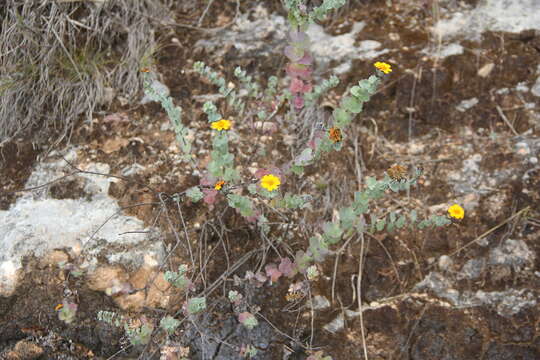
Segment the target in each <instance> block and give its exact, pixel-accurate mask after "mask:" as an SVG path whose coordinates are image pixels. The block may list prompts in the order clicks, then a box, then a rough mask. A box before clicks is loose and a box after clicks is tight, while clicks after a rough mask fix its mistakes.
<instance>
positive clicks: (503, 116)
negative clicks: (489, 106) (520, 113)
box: [495, 105, 519, 136]
mask: <svg viewBox="0 0 540 360" xmlns="http://www.w3.org/2000/svg"><path fill="white" fill-rule="evenodd" d="M495 108H496V109H497V112H498V113H499V115H500V116H501V118H502V119H503V120H504V122H505V123H506V125H508V127H509V128H510V130H512V132H513V133H514V135H516V136H518V135H519V134H518V132H517V131H516V129H514V127H513V126H512V124H511V123H510V121H508V118H507V117H506V115H504V112H503V111H502V109H501V107H500V106H499V105H496V106H495Z"/></svg>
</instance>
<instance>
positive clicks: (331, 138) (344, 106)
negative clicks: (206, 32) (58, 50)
mask: <svg viewBox="0 0 540 360" xmlns="http://www.w3.org/2000/svg"><path fill="white" fill-rule="evenodd" d="M345 3H346V1H345V0H324V1H322V4H321V5H320V6H318V7H314V8H313V9H310V10H309V9H308V8H307V7H306V5H305V2H304V1H302V0H284V5H285V8H286V9H287V11H288V21H289V24H290V29H289V32H288V38H287V39H288V40H287V41H288V45H287V46H286V48H285V51H284V53H285V56H286V57H287V58H288V59H289V63H288V64H287V66H286V73H287V75H288V76H289V78H290V82H289V87H288V89H280V88H279V86H278V84H279V81H278V79H277V77H275V76H272V77H270V78H269V79H268V81H267V84H266V87H265V86H263V84H262V83H260V82H259V81H258V80H257V79H255V78H254V77H253V76H251V75H248V74H247V72H246V71H245V70H243V69H242V68H239V67H237V68H236V69H235V70H234V76H235V77H236V78H237V79H238V81H239V83H238V84H236V85H231V84H232V82H230V81H227V80H226V79H225V78H224V77H222V76H221V74H220V73H219V72H217V71H215V70H213V69H212V68H211V67H209V66H207V65H206V64H204V63H203V62H200V61H198V62H195V63H194V65H193V70H194V71H195V72H197V73H199V74H200V75H202V76H203V77H206V78H207V79H208V80H209V81H210V83H211V84H213V85H215V86H217V87H218V92H219V94H220V96H221V97H222V98H223V99H224V100H225V103H221V104H218V103H214V102H212V101H207V102H205V103H204V105H203V106H202V111H203V112H204V114H205V115H206V118H207V121H208V129H209V130H211V134H212V140H211V149H210V158H209V161H207V162H206V165H205V167H203V169H201V167H200V166H199V165H200V161H199V160H200V159H198V158H197V157H196V155H195V154H193V153H192V144H191V140H190V139H193V138H194V137H193V136H190V135H192V134H194V132H193V131H192V130H190V129H188V128H187V127H186V126H185V125H184V124H183V123H182V121H181V114H182V110H181V109H180V108H179V107H177V106H175V105H174V103H173V100H172V98H171V97H169V96H166V95H164V94H161V93H159V92H157V91H156V90H155V89H153V88H152V86H151V79H152V76H153V75H152V74H151V72H149V71H147V70H144V71H143V72H144V74H143V76H144V89H145V92H146V94H147V95H149V96H150V97H151V98H152V99H154V100H155V101H158V102H159V103H160V104H161V105H162V107H163V108H164V109H165V111H166V112H167V115H168V116H169V119H170V121H171V123H172V125H173V128H174V131H175V133H176V139H177V141H178V143H179V145H180V148H181V150H182V152H183V157H182V160H183V161H185V162H189V163H191V164H192V165H193V166H194V168H197V169H199V170H202V173H201V174H200V178H199V184H198V185H196V186H192V187H190V188H188V189H186V190H185V191H183V192H180V193H177V194H175V195H174V199H176V200H177V201H190V202H192V203H197V202H200V201H203V202H204V203H205V204H206V205H207V206H208V208H209V209H210V211H212V210H213V209H214V208H215V207H216V206H217V205H218V204H223V205H225V206H228V207H230V208H232V209H233V210H234V211H236V213H237V214H239V215H240V216H241V217H243V218H244V219H245V220H246V222H248V223H249V224H252V225H254V226H256V227H258V229H260V232H261V235H262V236H267V235H268V234H269V233H270V231H271V229H272V224H271V223H270V222H269V221H268V219H267V216H269V215H268V214H267V213H266V212H265V209H267V208H276V209H279V210H281V211H283V212H284V213H287V211H291V212H292V211H303V210H306V209H310V206H311V204H310V203H311V202H312V200H313V196H312V195H310V194H300V193H295V192H294V191H293V190H294V186H291V187H290V188H289V190H291V191H292V192H291V191H290V192H286V193H283V192H282V191H281V189H282V187H283V186H284V185H285V184H286V183H287V182H291V183H293V184H294V182H295V181H297V180H299V179H302V178H303V177H304V176H305V170H306V168H308V167H313V166H314V165H315V164H316V163H317V162H319V161H320V160H321V159H323V158H324V157H325V156H326V154H328V153H330V152H332V151H339V150H341V148H342V147H343V144H344V142H345V140H346V138H347V134H348V130H349V128H350V127H351V124H352V123H353V121H354V120H355V118H356V116H357V115H359V114H360V113H361V112H362V111H363V109H364V106H365V104H366V103H367V102H368V101H369V100H370V98H371V97H372V96H374V95H375V94H376V93H377V91H378V90H379V89H380V86H381V84H383V83H384V82H385V81H386V77H387V76H388V74H390V73H391V72H392V67H391V65H390V64H388V63H385V62H381V61H377V62H375V63H374V64H373V65H374V70H373V73H372V74H369V75H368V76H367V78H366V79H361V80H359V81H358V82H357V83H356V84H354V85H353V86H352V87H350V89H349V90H348V91H346V93H344V94H343V95H342V97H341V101H340V102H339V104H338V106H336V107H335V109H333V112H332V117H331V120H330V121H329V123H327V124H319V125H318V126H316V127H315V128H313V129H312V130H313V131H312V132H311V134H310V137H309V139H308V140H307V141H306V142H305V143H302V144H301V147H300V150H299V151H297V152H296V153H294V154H293V156H292V157H291V158H290V159H287V160H282V161H281V165H280V166H272V167H268V168H259V169H256V170H255V171H254V172H253V173H249V174H248V173H242V172H240V171H239V167H238V166H237V165H238V164H237V160H236V156H235V153H236V152H235V151H233V150H234V149H232V148H231V141H230V140H231V138H232V137H231V135H230V132H231V131H234V129H235V126H236V122H234V121H232V120H230V119H235V118H236V119H239V118H241V117H243V116H244V115H245V117H248V116H252V117H253V116H256V117H257V118H258V120H259V121H260V122H261V126H260V128H259V130H261V131H264V130H263V129H264V128H265V124H269V123H270V124H271V123H272V122H273V121H274V117H275V116H276V114H277V112H278V110H279V109H280V107H281V106H282V105H283V104H285V103H287V104H288V106H289V109H288V111H287V113H286V114H285V115H279V116H281V117H282V119H281V120H282V122H283V121H288V122H295V121H299V119H301V118H302V117H303V116H307V115H306V114H307V111H308V110H309V109H311V110H313V109H314V108H316V107H317V106H318V104H317V102H318V100H319V99H320V98H321V96H323V95H324V94H325V93H326V92H327V91H329V89H331V88H333V87H336V86H337V85H338V83H339V79H338V78H337V77H336V76H331V77H330V78H329V79H326V80H323V81H322V82H321V84H319V85H314V84H313V81H314V79H313V77H312V64H313V58H312V55H311V53H310V50H309V49H310V38H309V35H308V34H307V32H306V30H307V26H308V25H309V24H310V23H312V22H314V21H315V20H322V19H324V17H325V16H326V14H327V13H328V12H329V11H331V10H335V9H338V8H339V7H341V6H343V5H344V4H345ZM246 114H247V115H246ZM266 128H267V129H274V130H275V129H277V125H276V126H267V127H266ZM257 154H259V153H255V154H253V156H258V155H257ZM250 159H251V158H250ZM274 160H275V162H279V160H280V159H274ZM275 162H274V163H275ZM421 175H422V171H421V169H419V168H412V169H408V168H406V167H405V166H403V165H399V164H398V165H394V166H392V167H391V168H389V169H388V170H387V171H386V172H385V173H384V174H383V175H382V177H381V178H380V179H376V178H375V177H369V176H368V177H365V179H364V185H363V187H362V189H361V190H359V191H357V192H355V193H354V194H351V196H350V199H351V201H350V202H349V203H348V204H347V205H346V206H341V207H337V208H336V209H335V214H336V216H334V217H333V218H332V219H331V220H328V221H321V224H320V231H315V232H314V233H313V234H311V236H310V237H309V240H308V245H307V247H306V248H300V249H297V251H296V253H295V255H294V257H287V256H280V262H279V264H277V263H271V262H269V263H267V264H264V265H265V266H264V272H263V271H257V272H256V273H253V272H251V271H248V272H246V275H245V278H244V280H246V281H248V282H250V283H251V284H253V285H255V286H256V287H260V286H263V285H265V284H269V285H272V284H275V283H277V282H279V281H280V279H283V278H288V279H293V278H294V277H295V276H297V274H299V273H301V274H302V275H303V276H304V279H307V280H304V281H298V282H296V283H293V284H291V287H290V288H289V293H288V295H287V300H288V301H291V302H294V301H300V300H302V299H304V298H306V297H307V296H306V294H307V293H308V291H307V290H306V287H308V286H309V282H310V281H313V280H315V279H316V278H317V277H318V276H320V275H321V267H320V265H319V264H320V263H322V262H323V261H325V259H326V257H327V256H328V255H329V254H333V253H334V250H333V249H335V247H336V245H337V244H338V243H340V242H343V241H344V240H348V239H351V238H353V237H354V236H358V235H363V234H365V233H375V232H381V231H387V232H393V231H396V230H400V229H405V228H409V229H423V228H426V227H441V226H445V225H448V224H450V223H451V222H452V219H461V218H463V215H464V211H463V209H462V208H461V207H460V206H459V205H457V204H456V205H453V206H452V207H450V208H449V210H448V215H446V216H442V215H432V216H430V217H428V218H425V219H420V218H419V216H418V214H417V211H416V210H413V211H411V212H408V213H407V212H403V211H400V212H397V211H391V212H389V213H386V212H382V211H376V209H377V204H376V202H377V201H378V200H380V199H382V198H383V197H385V196H387V195H388V194H392V193H395V194H397V193H399V192H404V191H407V192H408V191H410V190H411V189H412V188H413V187H414V186H416V184H417V180H418V178H419V177H420V176H421ZM263 205H264V206H263ZM188 241H189V240H188ZM265 256H266V255H265ZM187 270H188V268H187V266H186V265H181V266H180V267H179V268H178V271H177V272H173V271H167V272H166V273H165V279H166V280H167V281H168V282H170V283H171V284H173V285H174V286H175V287H176V288H178V289H180V290H186V289H192V288H193V289H194V288H195V285H194V284H193V283H192V282H191V280H190V279H189V278H188V277H187V276H186V273H187ZM306 284H307V285H306ZM200 295H202V294H200ZM228 298H229V300H230V301H231V303H232V305H233V309H234V312H235V314H236V316H237V317H238V320H239V322H240V323H241V324H243V326H245V327H246V328H247V329H249V330H251V329H253V328H254V327H255V326H257V325H258V321H257V318H256V317H255V316H254V315H253V314H252V313H251V312H249V311H247V310H248V309H247V303H246V299H245V298H244V297H243V296H242V294H240V293H239V292H238V291H236V290H231V291H229V293H228ZM206 306H207V304H206V297H204V296H198V297H189V296H188V299H187V300H186V302H185V303H184V305H183V313H184V315H185V316H186V317H190V316H192V315H196V314H198V313H200V312H202V311H204V310H205V309H206ZM255 312H256V311H255ZM191 319H192V320H193V319H194V318H193V317H191ZM160 326H161V328H163V329H165V330H166V331H167V333H169V334H171V333H173V332H174V330H175V329H176V328H177V326H179V320H176V319H174V318H173V317H171V316H167V317H165V318H163V319H162V320H161V322H160ZM151 329H153V327H152V328H151ZM126 331H127V330H126ZM150 333H151V331H150ZM246 349H247V348H246ZM249 353H250V352H249V351H248V350H245V351H244V354H249ZM309 358H310V359H313V360H321V359H324V360H328V359H331V358H330V357H329V356H326V357H324V356H323V353H322V352H317V353H314V354H312V355H311V356H310V357H309Z"/></svg>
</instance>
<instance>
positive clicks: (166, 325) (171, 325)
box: [159, 315, 180, 335]
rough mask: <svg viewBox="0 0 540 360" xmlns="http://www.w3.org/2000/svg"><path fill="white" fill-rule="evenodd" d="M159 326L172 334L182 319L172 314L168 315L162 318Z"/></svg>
mask: <svg viewBox="0 0 540 360" xmlns="http://www.w3.org/2000/svg"><path fill="white" fill-rule="evenodd" d="M159 326H160V327H161V328H162V329H163V330H165V331H166V332H167V334H169V335H172V334H174V332H175V331H176V329H177V328H178V326H180V320H177V319H175V318H173V317H172V316H170V315H167V316H165V317H163V318H162V319H161V321H160V322H159Z"/></svg>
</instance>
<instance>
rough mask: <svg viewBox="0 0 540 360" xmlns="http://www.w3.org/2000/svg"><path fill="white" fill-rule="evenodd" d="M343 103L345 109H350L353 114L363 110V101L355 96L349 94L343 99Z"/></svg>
mask: <svg viewBox="0 0 540 360" xmlns="http://www.w3.org/2000/svg"><path fill="white" fill-rule="evenodd" d="M341 104H342V106H343V108H344V109H345V110H347V111H350V112H352V113H353V114H358V113H360V112H362V103H361V102H360V101H358V100H357V99H356V98H354V97H351V96H347V97H346V98H344V99H343V100H342V102H341Z"/></svg>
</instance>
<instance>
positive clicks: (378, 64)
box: [374, 61, 392, 74]
mask: <svg viewBox="0 0 540 360" xmlns="http://www.w3.org/2000/svg"><path fill="white" fill-rule="evenodd" d="M374 65H375V67H376V68H377V69H379V70H381V71H382V72H383V73H385V74H388V73H390V72H392V67H391V66H390V64H387V63H385V62H380V61H377V62H376V63H375V64H374Z"/></svg>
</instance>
